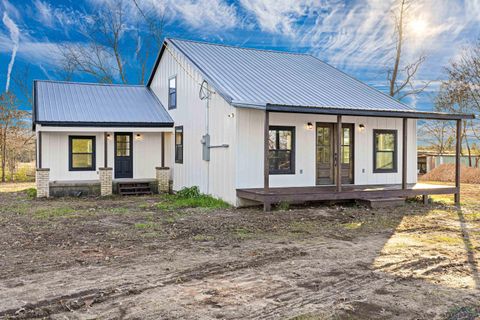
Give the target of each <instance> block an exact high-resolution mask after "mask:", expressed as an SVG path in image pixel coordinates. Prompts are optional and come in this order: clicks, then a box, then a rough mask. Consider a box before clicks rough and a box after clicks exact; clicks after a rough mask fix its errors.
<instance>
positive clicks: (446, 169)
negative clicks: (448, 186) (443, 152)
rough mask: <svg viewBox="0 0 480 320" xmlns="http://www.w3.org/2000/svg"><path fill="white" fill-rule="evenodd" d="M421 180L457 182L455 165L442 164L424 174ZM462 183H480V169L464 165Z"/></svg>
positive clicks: (461, 175)
mask: <svg viewBox="0 0 480 320" xmlns="http://www.w3.org/2000/svg"><path fill="white" fill-rule="evenodd" d="M420 180H422V181H442V182H455V164H451V163H448V164H441V165H439V166H438V167H436V168H435V169H433V170H432V171H430V172H427V173H426V174H424V175H423V176H422V177H421V178H420ZM460 181H461V182H462V183H480V169H479V168H471V167H466V166H464V165H462V170H461V173H460Z"/></svg>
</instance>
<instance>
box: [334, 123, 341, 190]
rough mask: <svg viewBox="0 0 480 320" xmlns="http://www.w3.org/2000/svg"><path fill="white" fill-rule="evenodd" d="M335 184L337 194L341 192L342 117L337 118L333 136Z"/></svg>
mask: <svg viewBox="0 0 480 320" xmlns="http://www.w3.org/2000/svg"><path fill="white" fill-rule="evenodd" d="M335 145H336V147H335V151H336V152H335V166H336V167H335V173H336V179H335V184H336V187H337V189H336V190H337V192H341V191H342V116H341V115H338V116H337V132H336V136H335Z"/></svg>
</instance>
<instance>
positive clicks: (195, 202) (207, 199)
mask: <svg viewBox="0 0 480 320" xmlns="http://www.w3.org/2000/svg"><path fill="white" fill-rule="evenodd" d="M228 207H230V205H229V204H228V203H226V202H225V201H223V200H222V199H217V198H214V197H212V196H209V195H206V194H203V193H201V192H200V189H199V188H198V187H197V186H193V187H190V188H183V189H181V190H180V191H178V192H177V193H176V194H175V195H167V196H166V198H165V201H163V202H161V203H158V204H157V208H159V209H163V210H173V209H181V208H210V209H220V208H228Z"/></svg>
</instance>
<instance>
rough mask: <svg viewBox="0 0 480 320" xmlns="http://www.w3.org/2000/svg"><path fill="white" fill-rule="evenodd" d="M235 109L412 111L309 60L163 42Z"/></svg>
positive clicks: (308, 57) (301, 56)
mask: <svg viewBox="0 0 480 320" xmlns="http://www.w3.org/2000/svg"><path fill="white" fill-rule="evenodd" d="M166 45H167V46H169V45H170V46H173V47H174V48H176V49H178V50H179V51H180V52H181V53H183V54H184V55H185V56H186V57H187V58H188V59H189V60H190V61H191V62H192V63H193V64H194V65H195V66H196V67H197V68H198V69H199V71H200V72H201V73H203V75H204V76H205V77H206V78H207V80H208V81H209V82H210V84H211V85H212V86H213V87H214V88H215V89H216V90H217V91H219V93H220V94H221V95H222V96H223V97H224V98H225V99H227V101H228V102H230V103H231V104H233V105H235V106H244V107H249V106H250V107H260V108H265V107H266V106H267V105H281V106H304V107H313V108H315V107H317V108H335V109H355V110H377V111H380V110H384V111H413V110H414V109H413V108H412V107H410V106H407V105H405V104H403V103H401V102H399V101H397V100H395V99H393V98H391V97H390V96H388V95H386V94H384V93H382V92H380V91H378V90H376V89H374V88H372V87H370V86H368V85H366V84H364V83H363V82H361V81H359V80H357V79H355V78H353V77H351V76H349V75H347V74H346V73H344V72H342V71H340V70H338V69H336V68H334V67H332V66H330V65H328V64H327V63H325V62H323V61H321V60H319V59H317V58H316V57H313V56H311V55H308V54H298V53H288V52H281V51H271V50H258V49H248V48H239V47H232V46H226V45H218V44H211V43H204V42H196V41H190V40H178V39H167V41H166Z"/></svg>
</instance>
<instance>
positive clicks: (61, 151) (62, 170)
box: [42, 128, 171, 181]
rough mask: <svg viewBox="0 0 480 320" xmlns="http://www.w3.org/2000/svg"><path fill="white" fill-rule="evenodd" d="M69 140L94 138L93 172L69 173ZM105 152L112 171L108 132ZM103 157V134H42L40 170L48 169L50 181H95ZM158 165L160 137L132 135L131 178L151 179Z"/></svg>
mask: <svg viewBox="0 0 480 320" xmlns="http://www.w3.org/2000/svg"><path fill="white" fill-rule="evenodd" d="M90 130H91V129H90V128H89V131H90ZM97 130H98V129H97ZM124 130H125V129H124ZM137 134H140V137H139V138H136V135H137ZM168 135H171V134H170V133H167V134H166V136H168ZM69 136H95V144H96V145H95V161H96V166H95V170H94V171H70V170H69V152H70V151H69ZM107 148H108V149H107V155H108V166H109V167H111V168H113V170H115V161H114V133H113V132H110V139H108V140H107ZM165 153H166V165H167V166H168V165H170V163H169V162H168V161H169V160H170V154H169V153H168V152H165ZM104 154H105V153H104V135H103V132H85V131H84V130H82V131H69V132H62V131H44V132H42V167H43V168H49V169H50V181H91V180H98V179H99V175H98V169H99V168H102V167H104ZM160 164H161V133H160V132H138V131H137V132H133V178H134V179H155V167H158V166H160ZM114 172H115V171H114ZM114 178H115V177H114Z"/></svg>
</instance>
